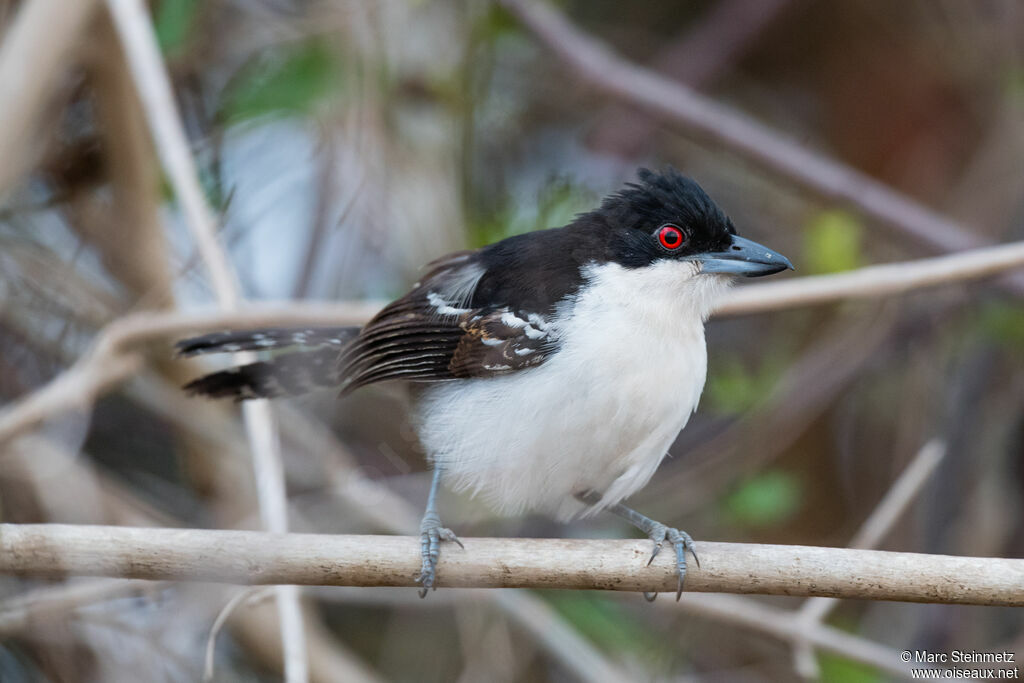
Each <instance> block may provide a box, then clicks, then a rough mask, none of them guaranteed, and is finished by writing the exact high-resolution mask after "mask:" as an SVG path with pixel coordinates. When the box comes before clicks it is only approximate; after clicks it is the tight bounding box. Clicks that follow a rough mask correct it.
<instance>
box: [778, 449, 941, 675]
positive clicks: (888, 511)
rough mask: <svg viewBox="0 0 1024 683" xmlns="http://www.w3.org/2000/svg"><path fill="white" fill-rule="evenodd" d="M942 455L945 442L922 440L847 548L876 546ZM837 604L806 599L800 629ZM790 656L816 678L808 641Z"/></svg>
mask: <svg viewBox="0 0 1024 683" xmlns="http://www.w3.org/2000/svg"><path fill="white" fill-rule="evenodd" d="M945 456H946V445H945V444H944V443H943V442H941V441H939V440H937V439H933V440H932V441H929V442H928V443H926V444H925V445H924V446H923V447H922V448H921V450H920V451H918V452H917V455H916V456H914V459H913V460H912V461H911V462H910V464H909V465H907V467H906V469H904V470H903V473H902V474H900V476H899V478H898V479H897V480H896V481H895V482H894V483H893V485H892V486H891V487H890V488H889V490H888V492H886V494H885V496H884V497H883V498H882V500H881V501H879V503H878V505H877V506H876V507H875V509H874V510H873V511H872V513H871V514H870V515H869V516H868V518H867V519H866V520H865V521H864V523H863V524H862V525H861V527H860V529H858V531H857V533H856V534H854V536H853V538H852V539H851V541H850V546H849V547H851V548H861V549H864V548H875V547H877V546H878V544H879V543H881V541H882V539H883V538H884V537H885V535H886V534H887V533H889V530H890V529H892V527H893V525H894V524H895V523H896V522H897V520H899V518H900V517H902V516H903V513H904V512H905V511H906V509H907V507H908V506H909V505H910V503H911V502H912V501H913V500H914V499H915V498H916V497H917V494H918V493H919V492H920V491H921V487H923V486H924V484H925V482H927V481H928V479H929V478H930V477H931V475H932V473H933V472H934V471H935V468H936V467H938V466H939V463H941V462H942V459H943V458H944V457H945ZM838 604H839V600H838V599H837V598H822V597H816V598H809V599H807V600H806V601H804V604H803V605H801V607H800V609H799V610H797V612H796V619H797V621H798V622H799V623H800V624H801V625H802V629H804V630H808V631H809V630H810V629H811V628H812V627H813V626H814V625H815V624H820V623H821V621H822V620H823V619H824V618H825V617H826V616H828V614H829V612H831V611H832V610H833V609H835V607H836V605H838ZM793 656H794V660H795V663H796V669H797V672H798V673H800V675H801V676H803V677H804V678H809V679H816V678H818V675H817V674H818V663H817V660H816V659H815V658H814V656H813V652H812V650H811V643H810V641H809V640H807V639H800V638H798V639H794V641H793Z"/></svg>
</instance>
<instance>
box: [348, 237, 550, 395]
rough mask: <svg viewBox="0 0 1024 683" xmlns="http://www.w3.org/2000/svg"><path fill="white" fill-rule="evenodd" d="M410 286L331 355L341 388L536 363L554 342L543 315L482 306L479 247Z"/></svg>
mask: <svg viewBox="0 0 1024 683" xmlns="http://www.w3.org/2000/svg"><path fill="white" fill-rule="evenodd" d="M431 265H432V266H434V267H433V269H432V270H431V271H430V272H429V273H428V274H427V275H426V276H425V277H424V278H423V280H422V281H420V282H418V283H416V285H414V286H413V289H412V291H410V292H409V293H408V294H406V295H405V296H403V297H402V298H401V299H398V300H396V301H394V302H392V303H391V304H389V305H388V306H387V307H386V308H384V310H382V311H381V312H380V313H378V314H377V315H376V316H375V317H374V318H373V320H371V321H370V322H369V323H367V324H366V326H365V327H364V328H363V329H362V331H361V332H360V334H359V336H358V337H357V338H356V339H355V340H354V341H353V342H352V343H351V344H349V345H348V346H347V347H346V348H345V349H344V350H343V351H342V353H341V356H340V358H339V360H338V363H339V366H338V367H339V375H340V376H341V378H342V393H348V392H350V391H353V390H354V389H356V388H358V387H361V386H364V385H366V384H372V383H374V382H382V381H385V380H393V379H399V380H411V381H418V382H436V381H445V380H453V379H461V378H468V377H488V376H494V375H502V374H507V373H510V372H515V371H517V370H522V369H524V368H529V367H533V366H536V365H540V364H541V363H543V362H544V360H545V359H546V358H547V357H548V356H549V355H550V354H551V352H552V351H553V350H554V349H555V348H556V346H557V339H556V335H555V334H554V331H553V330H552V329H551V327H550V325H549V324H548V322H547V320H546V319H545V317H544V315H543V314H541V313H533V312H527V311H523V310H518V309H517V307H516V306H515V305H514V304H512V303H510V302H504V301H500V302H495V301H491V302H489V303H488V304H487V305H481V302H480V301H478V300H477V301H474V299H475V298H476V297H474V293H475V291H476V290H477V287H478V286H479V284H480V282H481V280H483V279H484V278H485V277H487V278H489V279H491V280H493V278H494V275H493V274H490V275H488V273H487V267H486V266H485V264H484V261H483V259H482V258H481V252H460V253H457V254H453V255H451V256H448V257H445V258H444V259H441V260H440V261H436V262H434V263H433V264H431Z"/></svg>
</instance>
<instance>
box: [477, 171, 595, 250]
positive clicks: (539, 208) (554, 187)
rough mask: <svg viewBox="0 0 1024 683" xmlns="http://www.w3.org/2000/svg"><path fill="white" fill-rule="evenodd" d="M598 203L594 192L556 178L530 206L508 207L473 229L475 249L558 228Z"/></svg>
mask: <svg viewBox="0 0 1024 683" xmlns="http://www.w3.org/2000/svg"><path fill="white" fill-rule="evenodd" d="M593 203H594V196H593V195H592V193H590V192H589V191H587V190H586V189H584V188H581V187H579V186H577V185H575V184H573V183H572V182H571V181H570V180H568V179H565V178H555V179H552V180H551V182H549V183H547V184H545V185H544V188H543V189H542V190H541V191H540V192H539V193H538V196H537V198H536V199H535V200H534V201H531V202H529V203H528V204H526V205H513V204H506V205H504V206H502V207H500V208H499V209H497V210H496V211H494V213H493V214H492V215H490V216H488V217H486V218H484V219H482V220H478V221H476V222H475V223H474V224H472V225H471V226H470V228H469V235H468V237H469V240H470V243H471V244H472V245H473V246H478V247H479V246H484V245H485V244H490V243H491V242H497V241H498V240H502V239H505V238H506V237H511V236H513V235H521V234H522V233H524V232H532V231H534V230H543V229H545V228H557V227H559V226H562V225H565V224H566V223H569V222H570V221H572V219H573V218H574V217H575V216H576V214H578V213H581V212H583V211H586V210H587V209H588V208H590V207H591V206H592V205H593Z"/></svg>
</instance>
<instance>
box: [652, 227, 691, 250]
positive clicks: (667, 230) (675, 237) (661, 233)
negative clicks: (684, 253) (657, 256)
mask: <svg viewBox="0 0 1024 683" xmlns="http://www.w3.org/2000/svg"><path fill="white" fill-rule="evenodd" d="M685 241H686V236H685V235H683V231H682V230H680V229H679V228H677V227H676V226H674V225H663V226H661V227H660V228H658V243H659V244H661V246H663V247H665V248H666V249H668V250H669V251H675V250H676V249H678V248H679V247H681V246H683V242H685Z"/></svg>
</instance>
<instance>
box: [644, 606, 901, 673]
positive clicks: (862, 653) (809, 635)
mask: <svg viewBox="0 0 1024 683" xmlns="http://www.w3.org/2000/svg"><path fill="white" fill-rule="evenodd" d="M663 605H668V603H667V601H666V603H663ZM680 606H681V607H682V608H683V609H684V610H686V611H687V612H690V613H692V614H697V615H700V616H704V617H708V618H710V619H715V620H717V621H721V622H725V623H728V624H732V625H736V626H742V627H745V628H747V629H750V630H753V631H757V632H759V633H765V634H768V635H771V636H774V637H776V638H779V639H781V640H784V641H788V642H791V643H798V642H806V643H810V644H811V645H814V646H815V647H817V648H819V649H821V650H823V651H825V652H831V653H833V654H836V655H839V656H840V657H845V658H847V659H852V660H854V661H858V662H863V663H865V664H869V665H871V666H873V667H875V668H877V669H878V670H879V671H885V672H887V673H889V674H892V675H895V676H899V677H901V678H909V677H910V676H909V671H908V669H907V668H903V667H901V666H900V663H899V662H900V656H899V652H897V651H896V650H894V649H892V648H889V647H886V646H885V645H879V644H877V643H873V642H871V641H870V640H867V639H866V638H862V637H860V636H857V635H856V634H853V633H846V632H845V631H841V630H839V629H837V628H833V627H831V626H825V625H824V624H817V623H812V624H807V623H803V622H801V621H800V619H799V618H798V616H797V614H795V613H793V612H792V611H790V610H787V609H783V608H781V607H773V606H771V605H765V604H763V603H761V602H756V601H754V600H753V599H750V598H743V597H741V596H738V595H707V594H705V595H696V594H693V593H684V594H683V597H682V599H681V600H680ZM662 609H671V606H663V607H662ZM919 668H920V667H919Z"/></svg>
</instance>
